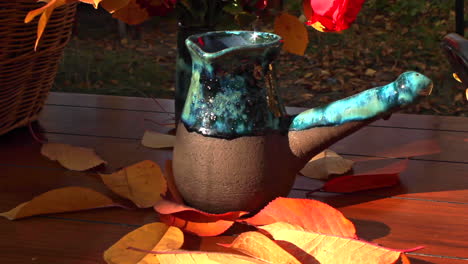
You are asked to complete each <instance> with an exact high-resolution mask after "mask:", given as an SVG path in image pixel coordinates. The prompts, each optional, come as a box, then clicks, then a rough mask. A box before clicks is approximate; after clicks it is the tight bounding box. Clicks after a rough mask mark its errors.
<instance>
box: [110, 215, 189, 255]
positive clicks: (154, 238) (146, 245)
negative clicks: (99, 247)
mask: <svg viewBox="0 0 468 264" xmlns="http://www.w3.org/2000/svg"><path fill="white" fill-rule="evenodd" d="M183 243H184V234H183V233H182V231H180V229H178V228H177V227H173V226H167V225H166V224H163V223H151V224H147V225H144V226H142V227H140V228H138V229H136V230H134V231H132V232H130V233H128V234H127V235H125V236H124V237H123V238H121V239H120V240H119V241H118V242H117V243H115V244H114V245H112V246H111V247H110V248H109V249H107V250H106V251H105V252H104V260H105V261H106V262H107V263H109V264H124V263H159V261H158V259H157V256H155V255H154V254H151V253H148V252H145V251H158V250H170V249H179V248H180V247H182V245H183ZM129 248H138V249H140V250H139V251H137V250H132V249H129Z"/></svg>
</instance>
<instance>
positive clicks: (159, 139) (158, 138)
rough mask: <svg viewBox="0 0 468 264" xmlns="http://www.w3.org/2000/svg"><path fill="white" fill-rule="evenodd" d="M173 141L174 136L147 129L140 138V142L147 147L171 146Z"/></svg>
mask: <svg viewBox="0 0 468 264" xmlns="http://www.w3.org/2000/svg"><path fill="white" fill-rule="evenodd" d="M174 143H175V136H173V135H167V134H162V133H157V132H153V131H148V130H147V131H145V134H143V138H142V140H141V144H142V145H143V146H145V147H148V148H172V147H174Z"/></svg>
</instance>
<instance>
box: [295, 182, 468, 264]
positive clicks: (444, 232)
mask: <svg viewBox="0 0 468 264" xmlns="http://www.w3.org/2000/svg"><path fill="white" fill-rule="evenodd" d="M291 195H292V196H294V197H298V198H300V197H305V192H302V191H292V193H291ZM314 198H315V199H317V200H320V201H322V202H325V203H328V204H330V205H331V206H333V207H335V208H338V209H339V210H340V211H341V212H342V213H343V214H344V215H345V216H346V217H348V218H350V220H352V222H353V223H354V224H355V225H356V229H357V232H358V236H359V237H361V238H364V239H366V240H369V241H373V242H376V243H379V244H381V245H383V246H385V247H390V248H397V249H404V248H411V247H415V246H419V245H424V246H425V248H424V249H421V250H419V251H418V253H421V254H429V255H438V256H450V257H456V258H468V251H466V248H468V240H466V237H468V205H467V204H453V203H436V202H429V201H417V200H407V199H392V198H383V199H379V198H376V197H365V196H360V195H333V194H317V196H315V197H314Z"/></svg>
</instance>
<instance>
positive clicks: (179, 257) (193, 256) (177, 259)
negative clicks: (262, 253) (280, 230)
mask: <svg viewBox="0 0 468 264" xmlns="http://www.w3.org/2000/svg"><path fill="white" fill-rule="evenodd" d="M157 256H158V259H159V261H160V263H161V264H200V263H210V264H226V263H236V264H268V263H270V262H264V261H261V260H257V259H254V258H250V257H246V256H242V255H237V254H229V253H213V252H200V251H182V250H180V251H174V252H165V253H163V254H159V255H157ZM270 264H271V263H270Z"/></svg>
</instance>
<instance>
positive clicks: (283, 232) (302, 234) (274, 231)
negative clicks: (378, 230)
mask: <svg viewBox="0 0 468 264" xmlns="http://www.w3.org/2000/svg"><path fill="white" fill-rule="evenodd" d="M260 229H261V230H265V231H267V232H268V233H269V234H271V235H272V236H273V238H274V239H275V240H277V241H278V242H279V241H284V242H287V243H284V242H282V243H279V245H281V246H282V247H283V248H284V249H286V250H287V251H288V252H290V253H291V254H293V255H295V254H296V255H297V256H298V257H302V258H303V257H304V256H301V255H303V254H304V253H307V254H309V255H310V256H312V257H313V258H314V259H315V260H317V263H320V264H328V263H330V264H337V263H346V264H353V263H356V264H375V263H380V264H386V263H388V264H393V263H395V262H396V261H397V260H398V259H399V258H400V257H401V255H402V254H403V253H404V252H409V251H414V250H417V249H420V248H421V247H418V248H414V249H409V250H395V249H389V248H384V247H380V246H377V245H374V244H371V243H368V242H365V241H362V240H356V239H352V238H343V237H339V236H332V235H324V234H319V233H315V232H309V231H304V230H302V228H301V227H294V226H293V225H290V224H287V223H281V222H278V223H274V224H271V225H267V226H262V227H260Z"/></svg>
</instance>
